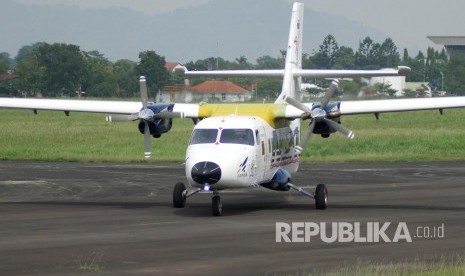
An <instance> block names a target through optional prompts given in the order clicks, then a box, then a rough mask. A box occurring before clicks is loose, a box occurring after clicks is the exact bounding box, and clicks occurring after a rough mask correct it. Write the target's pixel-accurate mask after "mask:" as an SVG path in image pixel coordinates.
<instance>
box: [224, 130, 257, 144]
mask: <svg viewBox="0 0 465 276" xmlns="http://www.w3.org/2000/svg"><path fill="white" fill-rule="evenodd" d="M220 143H224V144H241V145H249V146H253V145H254V144H255V140H254V134H253V131H252V130H251V129H243V128H240V129H223V131H222V132H221V137H220Z"/></svg>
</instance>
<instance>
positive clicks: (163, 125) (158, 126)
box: [138, 118, 173, 138]
mask: <svg viewBox="0 0 465 276" xmlns="http://www.w3.org/2000/svg"><path fill="white" fill-rule="evenodd" d="M148 124H149V130H150V135H152V136H153V137H154V138H160V136H161V135H162V134H163V133H167V132H168V131H170V129H171V127H172V126H173V119H171V118H170V119H156V120H154V121H153V122H149V123H148ZM138 127H139V131H140V133H142V134H144V130H145V123H144V122H142V121H141V122H139V125H138Z"/></svg>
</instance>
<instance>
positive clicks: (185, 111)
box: [0, 98, 199, 118]
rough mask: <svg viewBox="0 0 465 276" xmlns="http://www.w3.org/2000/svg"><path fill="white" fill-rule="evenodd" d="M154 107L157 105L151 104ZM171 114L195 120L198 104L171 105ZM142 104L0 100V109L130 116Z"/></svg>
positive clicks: (140, 107)
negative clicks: (174, 113)
mask: <svg viewBox="0 0 465 276" xmlns="http://www.w3.org/2000/svg"><path fill="white" fill-rule="evenodd" d="M152 105H153V106H156V105H157V104H156V103H155V104H152ZM172 105H173V109H172V112H176V113H177V114H179V116H177V117H180V118H197V117H198V110H199V105H198V104H178V103H176V104H172ZM149 106H150V105H149ZM142 107H143V105H142V103H140V102H130V101H93V100H56V99H21V98H0V108H11V109H29V110H34V111H37V110H51V111H65V112H92V113H105V114H125V115H131V114H135V113H138V112H139V111H141V110H142Z"/></svg>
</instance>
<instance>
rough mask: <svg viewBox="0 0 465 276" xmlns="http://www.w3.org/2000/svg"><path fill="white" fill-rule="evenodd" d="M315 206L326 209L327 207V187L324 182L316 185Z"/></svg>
mask: <svg viewBox="0 0 465 276" xmlns="http://www.w3.org/2000/svg"><path fill="white" fill-rule="evenodd" d="M315 206H316V208H317V209H326V208H327V207H328V189H327V188H326V186H325V185H324V184H318V186H316V190H315Z"/></svg>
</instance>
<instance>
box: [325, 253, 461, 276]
mask: <svg viewBox="0 0 465 276" xmlns="http://www.w3.org/2000/svg"><path fill="white" fill-rule="evenodd" d="M324 274H325V275H344V276H352V275H354V276H355V275H357V276H361V275H363V276H364V275H366V276H368V275H370V276H372V275H377V276H384V275H404V276H407V275H408V276H420V275H422V276H423V275H425V276H443V275H444V276H446V275H447V276H452V275H454V276H459V275H465V261H464V258H463V257H462V256H451V257H441V258H440V259H439V260H433V261H430V262H425V261H420V260H416V261H413V262H399V263H387V264H383V263H363V262H361V263H360V264H356V265H355V266H352V267H345V268H340V269H335V270H332V271H328V272H326V273H324Z"/></svg>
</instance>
